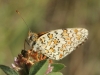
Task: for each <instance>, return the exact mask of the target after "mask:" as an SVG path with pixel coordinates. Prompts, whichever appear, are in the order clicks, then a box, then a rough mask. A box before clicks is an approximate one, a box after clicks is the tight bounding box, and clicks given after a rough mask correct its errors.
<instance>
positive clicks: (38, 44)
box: [28, 28, 88, 60]
mask: <svg viewBox="0 0 100 75" xmlns="http://www.w3.org/2000/svg"><path fill="white" fill-rule="evenodd" d="M87 37H88V30H87V29H85V28H66V29H57V30H51V31H48V32H44V33H39V34H37V33H33V32H31V31H29V34H28V43H29V45H30V47H31V48H32V50H33V51H35V52H40V53H42V54H43V55H45V56H47V57H48V58H50V59H53V60H60V59H63V58H64V57H65V56H67V55H68V54H70V53H71V52H72V51H74V50H75V49H76V48H77V47H79V46H80V45H81V44H82V43H84V42H85V40H86V39H87Z"/></svg>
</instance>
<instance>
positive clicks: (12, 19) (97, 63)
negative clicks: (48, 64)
mask: <svg viewBox="0 0 100 75" xmlns="http://www.w3.org/2000/svg"><path fill="white" fill-rule="evenodd" d="M16 10H19V11H20V13H21V15H22V16H23V18H24V19H25V21H26V23H27V25H28V26H29V28H31V30H32V31H33V32H43V31H48V30H53V29H59V28H60V29H61V28H72V27H84V28H87V29H88V30H89V37H88V38H89V39H88V40H87V41H86V43H84V45H83V46H81V47H80V48H78V49H77V50H75V51H73V52H72V53H71V54H70V55H68V56H67V57H66V58H64V59H62V60H60V61H58V62H62V63H64V64H65V65H66V66H67V67H66V69H63V70H62V72H63V74H64V75H99V74H100V46H99V45H100V41H99V40H100V29H99V26H100V0H17V1H14V0H0V64H5V65H9V66H10V64H11V63H12V62H13V58H14V57H15V56H17V54H18V53H20V51H21V49H23V44H24V40H25V38H27V33H28V28H27V26H26V25H25V23H24V22H23V20H22V19H21V18H20V16H19V15H18V14H17V13H16V12H15V11H16ZM0 75H4V73H2V72H1V71H0Z"/></svg>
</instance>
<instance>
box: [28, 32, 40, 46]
mask: <svg viewBox="0 0 100 75" xmlns="http://www.w3.org/2000/svg"><path fill="white" fill-rule="evenodd" d="M37 39H38V35H37V34H36V33H33V32H31V31H29V33H28V43H29V45H30V46H31V47H33V45H35V43H36V40H37Z"/></svg>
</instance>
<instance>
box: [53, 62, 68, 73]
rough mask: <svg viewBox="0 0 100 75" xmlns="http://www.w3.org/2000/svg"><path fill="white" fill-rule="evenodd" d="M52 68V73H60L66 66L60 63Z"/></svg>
mask: <svg viewBox="0 0 100 75" xmlns="http://www.w3.org/2000/svg"><path fill="white" fill-rule="evenodd" d="M51 66H53V67H54V68H53V70H52V72H58V71H60V70H62V69H63V68H64V67H66V66H65V65H64V64H60V63H54V64H52V65H51Z"/></svg>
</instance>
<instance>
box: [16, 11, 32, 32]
mask: <svg viewBox="0 0 100 75" xmlns="http://www.w3.org/2000/svg"><path fill="white" fill-rule="evenodd" d="M16 12H17V14H18V15H19V16H20V17H21V18H22V20H23V21H24V22H25V20H24V19H23V17H22V16H21V14H20V12H19V11H18V10H16ZM25 24H26V26H27V28H28V29H29V33H30V32H31V30H30V28H29V26H28V25H27V23H26V22H25Z"/></svg>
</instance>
